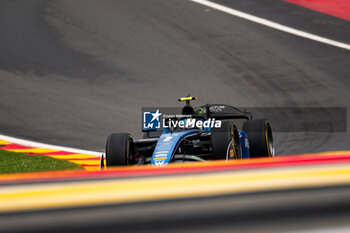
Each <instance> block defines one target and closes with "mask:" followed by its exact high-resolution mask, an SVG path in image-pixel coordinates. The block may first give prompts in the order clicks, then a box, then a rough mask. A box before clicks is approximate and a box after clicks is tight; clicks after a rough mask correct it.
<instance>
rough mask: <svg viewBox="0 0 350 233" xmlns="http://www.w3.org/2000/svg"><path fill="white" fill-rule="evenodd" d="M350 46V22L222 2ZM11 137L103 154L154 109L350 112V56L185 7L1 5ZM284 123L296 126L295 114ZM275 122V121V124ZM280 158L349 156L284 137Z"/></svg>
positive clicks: (4, 128) (5, 125)
mask: <svg viewBox="0 0 350 233" xmlns="http://www.w3.org/2000/svg"><path fill="white" fill-rule="evenodd" d="M217 2H218V3H221V4H224V5H226V6H229V7H232V8H234V9H237V10H241V11H243V12H246V13H251V14H253V15H256V16H259V17H262V18H266V19H270V20H272V21H275V22H278V23H281V24H284V25H286V26H291V27H294V28H297V29H300V30H304V31H307V32H310V33H314V34H316V35H319V36H324V37H326V38H330V39H334V40H337V41H340V42H344V43H350V33H349V30H350V29H349V22H348V21H345V20H341V19H337V18H334V17H331V16H328V15H325V14H321V13H318V12H314V11H311V10H308V9H305V8H301V7H299V6H295V5H292V4H290V3H287V2H283V1H279V0H268V1H264V2H261V1H255V0H247V1H217ZM0 15H1V16H0V31H1V37H0V82H1V85H0V95H1V98H0V133H3V134H7V135H10V136H17V137H22V138H25V139H32V140H35V141H41V142H45V143H51V144H57V145H63V146H70V147H76V148H82V149H92V150H98V151H102V150H103V148H104V144H105V140H106V138H107V136H108V135H109V134H110V133H112V132H130V133H131V134H132V135H133V136H134V137H139V136H140V135H141V133H140V128H141V123H140V118H141V117H140V112H141V107H145V106H174V107H177V106H181V105H182V104H179V103H177V101H176V100H177V98H178V97H179V96H183V95H186V94H188V93H191V94H193V95H196V96H199V101H198V104H205V103H207V102H209V103H226V104H231V105H235V106H242V107H339V106H340V107H348V105H349V101H348V100H349V99H350V98H349V88H350V79H349V76H350V68H349V66H348V64H349V61H350V55H349V51H347V50H343V49H340V48H336V47H332V46H329V45H324V44H321V43H318V42H314V41H311V40H307V39H303V38H300V37H297V36H293V35H290V34H287V33H284V32H280V31H277V30H274V29H270V28H267V27H264V26H262V25H258V24H256V23H252V22H248V21H246V20H243V19H240V18H237V17H234V16H231V15H228V14H225V13H222V12H218V11H216V10H212V9H209V8H208V7H205V6H201V5H198V4H196V3H193V2H190V1H186V0H180V1H179V0H176V1H161V0H158V1H156V0H148V1H107V0H103V1H94V0H87V1H85V0H84V1H73V2H72V1H49V2H47V1H38V0H34V1H1V7H0ZM281 121H288V117H287V118H286V117H283V119H281ZM272 124H273V122H272ZM275 138H276V148H277V153H278V154H291V153H292V154H294V153H303V152H315V151H328V150H342V149H349V145H350V143H349V142H350V137H349V135H348V134H347V133H305V132H302V133H297V134H292V133H276V135H275Z"/></svg>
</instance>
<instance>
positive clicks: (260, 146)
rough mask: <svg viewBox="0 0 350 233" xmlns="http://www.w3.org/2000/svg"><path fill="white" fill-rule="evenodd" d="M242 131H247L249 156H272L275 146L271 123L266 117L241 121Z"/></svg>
mask: <svg viewBox="0 0 350 233" xmlns="http://www.w3.org/2000/svg"><path fill="white" fill-rule="evenodd" d="M243 131H244V132H246V133H247V136H248V141H249V151H250V157H251V158H257V157H273V156H275V148H274V145H273V136H272V129H271V125H270V123H269V122H268V120H266V119H254V120H250V121H246V122H244V123H243Z"/></svg>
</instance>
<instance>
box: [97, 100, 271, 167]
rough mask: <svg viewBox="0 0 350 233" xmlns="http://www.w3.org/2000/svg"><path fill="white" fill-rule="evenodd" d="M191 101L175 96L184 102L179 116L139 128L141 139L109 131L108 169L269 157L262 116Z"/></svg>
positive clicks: (266, 124) (268, 132) (266, 126)
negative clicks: (157, 126)
mask: <svg viewBox="0 0 350 233" xmlns="http://www.w3.org/2000/svg"><path fill="white" fill-rule="evenodd" d="M196 99H197V97H191V96H187V97H183V98H180V99H179V101H185V102H186V104H185V106H184V107H183V108H182V112H181V114H179V115H176V117H173V118H167V119H164V124H165V122H167V124H166V125H167V126H166V127H164V128H163V129H162V131H160V132H159V131H153V132H149V131H147V130H144V131H146V132H145V133H144V138H143V139H136V140H135V139H133V138H132V137H131V136H130V134H128V133H113V134H111V135H110V136H109V137H108V138H107V143H106V153H105V156H106V165H107V167H111V166H123V165H142V164H152V165H155V166H164V165H167V164H169V163H177V162H190V161H207V160H220V159H226V160H229V159H243V158H255V157H272V156H274V150H275V149H274V144H273V137H272V130H271V126H270V123H269V122H268V121H267V120H266V119H253V116H252V114H251V113H249V112H246V111H241V110H239V109H238V108H235V107H233V106H229V105H224V104H206V105H204V106H199V107H196V108H194V107H192V106H191V105H190V101H191V100H196ZM177 116H181V117H177ZM156 117H157V115H156ZM238 120H244V122H243V125H242V130H240V129H238V128H237V127H236V124H235V122H236V121H238ZM101 161H103V160H102V159H101ZM101 165H103V162H101Z"/></svg>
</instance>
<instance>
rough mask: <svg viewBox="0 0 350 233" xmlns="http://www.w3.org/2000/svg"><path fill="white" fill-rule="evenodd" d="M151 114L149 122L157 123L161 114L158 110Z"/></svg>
mask: <svg viewBox="0 0 350 233" xmlns="http://www.w3.org/2000/svg"><path fill="white" fill-rule="evenodd" d="M151 114H152V120H151V122H152V121H154V120H157V121H159V117H160V116H161V115H162V114H161V113H159V109H157V111H156V112H155V113H151Z"/></svg>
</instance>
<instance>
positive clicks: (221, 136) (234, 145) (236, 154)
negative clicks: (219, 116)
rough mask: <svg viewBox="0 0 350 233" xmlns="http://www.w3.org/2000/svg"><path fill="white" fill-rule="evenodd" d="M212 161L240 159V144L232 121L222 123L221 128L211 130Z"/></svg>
mask: <svg viewBox="0 0 350 233" xmlns="http://www.w3.org/2000/svg"><path fill="white" fill-rule="evenodd" d="M211 145H212V148H213V154H214V157H213V159H241V158H242V150H241V142H240V140H239V134H238V130H237V127H236V126H235V125H234V124H233V122H232V121H222V123H221V128H212V130H211Z"/></svg>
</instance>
